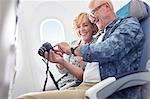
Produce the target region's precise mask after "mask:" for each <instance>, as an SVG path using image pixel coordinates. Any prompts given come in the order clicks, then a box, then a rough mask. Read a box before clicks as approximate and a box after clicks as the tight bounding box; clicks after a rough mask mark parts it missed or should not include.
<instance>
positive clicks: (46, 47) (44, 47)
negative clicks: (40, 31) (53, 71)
mask: <svg viewBox="0 0 150 99" xmlns="http://www.w3.org/2000/svg"><path fill="white" fill-rule="evenodd" d="M50 50H54V49H53V47H52V45H51V44H50V43H49V42H46V43H44V44H43V45H42V46H41V47H40V48H39V50H38V54H39V55H40V56H42V57H44V52H45V51H47V52H48V53H49V51H50Z"/></svg>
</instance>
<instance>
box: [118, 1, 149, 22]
mask: <svg viewBox="0 0 150 99" xmlns="http://www.w3.org/2000/svg"><path fill="white" fill-rule="evenodd" d="M116 14H117V16H118V17H127V16H134V17H136V18H137V19H138V20H142V19H144V18H146V17H147V16H148V12H147V9H146V6H145V4H144V2H143V1H140V0H131V1H130V2H129V3H128V4H126V5H125V6H123V7H122V8H121V9H119V10H118V11H117V12H116Z"/></svg>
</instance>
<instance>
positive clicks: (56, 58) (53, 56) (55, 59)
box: [44, 50, 64, 64]
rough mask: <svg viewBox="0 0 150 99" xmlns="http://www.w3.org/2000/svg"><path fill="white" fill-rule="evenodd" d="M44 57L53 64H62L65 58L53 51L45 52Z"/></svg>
mask: <svg viewBox="0 0 150 99" xmlns="http://www.w3.org/2000/svg"><path fill="white" fill-rule="evenodd" d="M44 57H45V58H46V59H48V60H49V61H50V62H52V63H58V64H61V63H62V62H63V61H64V58H63V57H62V56H61V55H60V54H57V53H55V52H54V51H52V50H50V51H49V53H48V52H45V53H44Z"/></svg>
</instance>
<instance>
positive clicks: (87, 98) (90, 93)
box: [85, 77, 116, 99]
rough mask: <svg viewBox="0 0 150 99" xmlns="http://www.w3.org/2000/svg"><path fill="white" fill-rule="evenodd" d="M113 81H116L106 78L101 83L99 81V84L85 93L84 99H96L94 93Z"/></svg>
mask: <svg viewBox="0 0 150 99" xmlns="http://www.w3.org/2000/svg"><path fill="white" fill-rule="evenodd" d="M114 81H116V78H115V77H108V78H106V79H104V80H103V81H100V82H99V83H97V84H96V85H94V86H93V87H91V88H90V89H88V90H87V91H86V92H85V99H97V98H96V93H97V92H98V91H99V90H101V89H103V88H105V87H106V86H108V85H109V84H111V83H112V82H114Z"/></svg>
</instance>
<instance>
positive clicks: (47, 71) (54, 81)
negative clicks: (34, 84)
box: [42, 59, 59, 91]
mask: <svg viewBox="0 0 150 99" xmlns="http://www.w3.org/2000/svg"><path fill="white" fill-rule="evenodd" d="M42 60H43V61H44V62H45V60H44V59H42ZM45 64H46V68H47V69H46V79H45V82H44V87H43V91H45V89H46V84H47V80H48V73H49V75H50V77H51V78H52V80H53V83H54V84H55V86H56V88H57V89H58V90H59V87H58V84H57V82H56V80H55V78H54V76H53V74H52V73H51V71H50V70H49V66H48V60H47V61H46V62H45Z"/></svg>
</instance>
